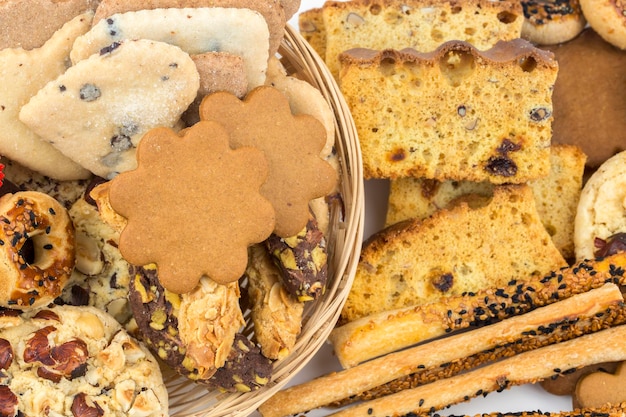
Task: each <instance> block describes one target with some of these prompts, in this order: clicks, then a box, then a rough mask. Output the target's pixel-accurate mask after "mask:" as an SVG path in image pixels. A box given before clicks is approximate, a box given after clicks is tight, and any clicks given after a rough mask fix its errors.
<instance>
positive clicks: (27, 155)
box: [0, 14, 91, 180]
mask: <svg viewBox="0 0 626 417" xmlns="http://www.w3.org/2000/svg"><path fill="white" fill-rule="evenodd" d="M90 23H91V14H82V15H80V16H77V17H76V18H74V19H72V20H71V21H70V22H68V23H67V24H65V25H64V26H63V27H62V28H61V29H59V30H58V31H57V32H56V33H55V34H54V35H53V36H52V38H50V40H48V41H47V42H46V43H45V44H44V45H43V46H42V47H41V48H37V49H33V50H30V51H25V50H23V49H21V48H15V49H3V50H1V51H0V79H2V90H0V108H1V109H2V111H0V125H2V129H1V131H0V154H1V155H3V156H5V157H7V158H9V159H11V160H14V161H17V162H19V163H20V164H21V165H24V166H26V167H28V168H30V169H32V170H34V171H37V172H40V173H41V174H43V175H46V176H49V177H52V178H55V179H58V180H75V179H81V178H86V177H88V176H89V171H87V170H86V169H84V168H82V167H81V166H80V165H78V164H77V163H75V162H73V161H72V160H71V159H69V158H68V157H67V156H65V155H63V154H62V153H61V152H60V151H59V150H58V149H56V148H55V147H53V146H52V145H50V144H49V143H48V142H45V141H44V140H42V139H41V138H40V137H39V136H37V134H35V133H34V132H32V131H31V130H30V129H29V128H28V127H27V126H25V125H24V124H23V123H22V122H20V120H19V119H18V114H19V112H20V109H21V108H22V106H23V105H24V104H26V103H28V101H29V100H30V99H31V97H32V96H34V95H35V94H37V92H38V91H39V90H40V89H41V88H42V87H44V86H45V85H46V83H48V82H49V81H52V80H54V79H55V78H57V77H58V76H59V75H61V74H63V73H64V72H65V70H66V66H67V61H68V60H69V53H70V49H71V47H72V43H73V42H74V39H76V38H77V37H78V36H79V35H82V34H83V33H85V32H86V31H87V30H88V29H89V25H90ZM35 155H36V157H34V156H35Z"/></svg>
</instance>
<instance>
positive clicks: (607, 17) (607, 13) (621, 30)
mask: <svg viewBox="0 0 626 417" xmlns="http://www.w3.org/2000/svg"><path fill="white" fill-rule="evenodd" d="M580 7H581V8H582V10H583V14H584V15H585V18H586V19H587V22H589V26H591V27H592V28H593V30H595V31H596V32H598V34H599V35H600V36H602V38H603V39H604V40H605V41H607V42H609V43H610V44H612V45H614V46H616V47H618V48H619V49H626V1H624V0H580Z"/></svg>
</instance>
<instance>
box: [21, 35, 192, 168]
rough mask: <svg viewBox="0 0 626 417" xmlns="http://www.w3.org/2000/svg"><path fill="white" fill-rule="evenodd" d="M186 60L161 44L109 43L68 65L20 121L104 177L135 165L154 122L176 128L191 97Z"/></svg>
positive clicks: (25, 109)
mask: <svg viewBox="0 0 626 417" xmlns="http://www.w3.org/2000/svg"><path fill="white" fill-rule="evenodd" d="M198 87H199V75H198V71H197V70H196V66H195V64H194V62H193V60H192V59H191V57H190V56H189V55H188V54H187V53H185V52H183V51H182V50H181V49H180V48H178V47H176V46H173V45H169V44H166V43H163V42H156V41H150V40H145V39H140V40H136V41H125V42H122V43H114V44H112V45H111V46H109V47H107V48H105V49H103V50H102V51H100V53H98V54H95V55H91V56H90V57H89V58H87V59H84V60H82V61H80V62H78V63H76V65H74V66H72V67H70V68H69V69H68V70H67V71H66V72H65V73H63V74H62V75H61V76H59V77H58V78H57V79H56V80H54V81H52V82H50V83H48V84H47V85H46V86H45V87H44V88H42V89H41V90H40V91H39V92H38V93H37V95H35V96H34V97H33V98H32V99H31V100H30V101H29V102H28V104H27V105H25V106H24V107H22V109H21V111H20V114H19V117H20V120H21V121H22V122H23V123H24V124H25V125H27V126H28V127H29V128H30V129H32V130H33V131H34V132H35V133H37V134H38V135H40V136H41V137H42V138H43V139H44V140H46V141H47V142H49V143H51V144H52V145H53V146H54V147H55V148H57V149H59V150H60V151H61V152H63V153H64V154H65V155H67V156H69V157H70V158H71V159H72V160H74V161H76V162H78V163H79V164H80V165H82V166H83V167H85V168H87V169H88V170H89V171H91V172H92V173H94V174H95V175H98V176H100V177H103V178H108V179H110V178H112V177H114V176H115V175H117V174H118V173H120V172H124V171H128V170H130V169H133V168H135V167H136V164H137V162H136V159H135V152H136V147H137V144H138V143H139V142H140V140H141V138H142V137H143V135H144V134H145V132H147V131H148V130H150V129H151V128H153V127H160V126H168V127H170V126H174V125H175V124H176V123H177V122H178V120H179V119H180V116H181V115H182V113H183V112H184V111H185V109H187V107H188V106H189V104H191V103H192V102H193V100H194V99H195V98H196V93H197V91H198Z"/></svg>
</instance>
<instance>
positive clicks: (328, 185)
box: [200, 86, 337, 237]
mask: <svg viewBox="0 0 626 417" xmlns="http://www.w3.org/2000/svg"><path fill="white" fill-rule="evenodd" d="M200 119H201V120H213V121H217V122H218V123H220V124H221V125H223V126H224V127H226V129H227V131H228V133H229V134H230V145H231V146H232V147H233V148H235V149H236V148H240V147H244V146H253V147H256V148H258V149H261V150H262V151H263V153H264V154H265V157H266V158H267V160H268V162H269V176H268V178H267V181H266V182H265V184H263V186H262V187H261V194H262V195H263V196H265V197H266V198H267V199H268V200H270V202H271V203H272V205H273V206H274V210H276V228H275V230H274V233H276V234H277V235H278V236H280V237H289V236H293V235H296V234H297V233H298V232H300V231H301V230H302V229H303V228H304V227H305V226H306V224H307V221H308V219H309V206H308V204H309V201H310V200H312V199H314V198H317V197H321V196H324V195H327V194H328V193H330V192H331V191H332V190H333V189H334V187H335V184H336V183H337V172H336V171H335V169H334V168H333V167H332V166H331V165H330V164H329V163H328V162H326V161H324V160H323V159H322V158H321V157H320V152H321V150H322V148H323V147H324V145H325V143H326V130H325V129H324V126H323V125H322V124H321V123H320V122H319V121H318V120H317V119H315V118H314V117H312V116H310V115H305V114H300V115H295V116H294V115H293V114H292V113H291V110H290V108H289V101H288V99H287V97H286V96H285V95H284V94H283V93H281V92H280V91H279V90H277V89H276V88H273V87H269V86H262V87H257V88H256V89H254V90H253V91H252V92H250V93H249V94H248V96H247V97H246V98H245V99H244V100H243V101H242V100H239V99H238V98H237V97H236V96H234V95H232V94H229V93H225V92H219V93H215V94H211V95H209V96H207V97H206V98H205V99H204V100H203V101H202V104H201V105H200Z"/></svg>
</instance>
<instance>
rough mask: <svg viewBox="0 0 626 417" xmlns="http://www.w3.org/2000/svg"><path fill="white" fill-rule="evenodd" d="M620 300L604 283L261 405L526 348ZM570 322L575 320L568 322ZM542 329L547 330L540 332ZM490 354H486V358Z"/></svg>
mask: <svg viewBox="0 0 626 417" xmlns="http://www.w3.org/2000/svg"><path fill="white" fill-rule="evenodd" d="M622 302H623V297H622V294H621V291H620V290H619V288H618V287H617V286H616V285H614V284H606V285H604V286H602V287H600V288H598V289H595V290H592V291H589V292H586V293H583V294H578V295H576V296H573V297H571V298H569V299H566V300H563V301H560V302H558V303H555V304H552V305H549V306H546V307H543V308H539V309H536V310H534V311H532V312H530V313H527V314H524V315H520V316H516V317H512V318H510V319H507V320H504V321H502V322H499V323H496V324H493V325H491V326H486V327H482V328H480V329H476V330H473V331H470V332H465V333H461V334H458V335H453V336H450V337H448V338H445V339H440V340H435V341H432V342H430V343H426V344H424V345H420V346H416V347H413V348H411V349H407V350H404V351H401V352H396V353H391V354H388V355H387V356H385V357H383V358H379V359H374V360H372V361H370V362H366V363H363V364H361V365H358V366H356V367H354V368H350V369H347V370H344V371H341V372H336V373H331V374H329V375H326V376H322V377H320V378H317V379H314V380H312V381H309V382H306V383H304V384H301V385H296V386H293V387H290V388H288V389H286V390H283V391H280V392H278V393H276V394H275V395H274V396H273V397H272V398H270V399H269V400H268V401H266V402H265V403H264V404H263V405H262V406H261V407H260V408H259V411H260V412H261V414H262V415H263V416H264V417H282V416H287V415H293V414H296V413H300V412H304V411H307V410H311V409H314V408H319V407H322V406H324V405H328V404H331V403H333V402H336V401H340V400H343V399H345V398H349V397H350V396H354V395H357V394H360V393H361V392H363V391H365V390H368V389H371V388H374V387H377V386H379V385H381V384H385V383H386V382H389V381H392V380H394V379H396V378H400V377H402V376H406V375H409V374H412V373H414V372H417V371H418V370H421V369H423V370H429V369H433V368H437V367H439V366H440V365H442V364H447V363H452V362H455V361H457V360H459V359H461V358H465V357H468V356H470V355H475V354H479V353H482V352H486V351H492V349H494V348H496V347H498V346H504V345H513V346H514V347H515V348H516V349H517V348H518V347H519V348H523V346H524V343H516V342H518V341H520V340H521V339H524V338H525V337H526V336H528V335H530V336H532V337H531V339H533V340H530V343H529V341H527V343H525V344H526V349H530V348H532V347H533V346H536V344H537V343H538V341H537V339H540V338H544V339H545V338H555V337H556V338H562V337H564V336H565V335H560V334H559V331H560V329H561V328H565V329H567V331H570V332H571V331H572V330H573V329H574V327H575V326H578V325H580V326H582V325H584V323H585V322H588V321H589V320H585V319H593V320H597V321H599V320H601V318H602V314H603V313H605V312H607V311H609V310H610V309H612V308H614V307H619V306H621V303H622ZM619 319H620V320H621V322H624V320H625V317H624V315H623V314H622V315H620V316H619ZM608 320H611V318H608ZM568 323H576V325H573V326H568V325H567V324H568ZM541 329H550V331H549V332H546V331H544V332H542V331H541ZM552 340H554V339H552ZM492 356H493V355H491V354H489V355H485V357H487V358H492ZM492 359H493V358H492ZM473 365H474V366H475V365H476V364H475V363H473Z"/></svg>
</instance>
